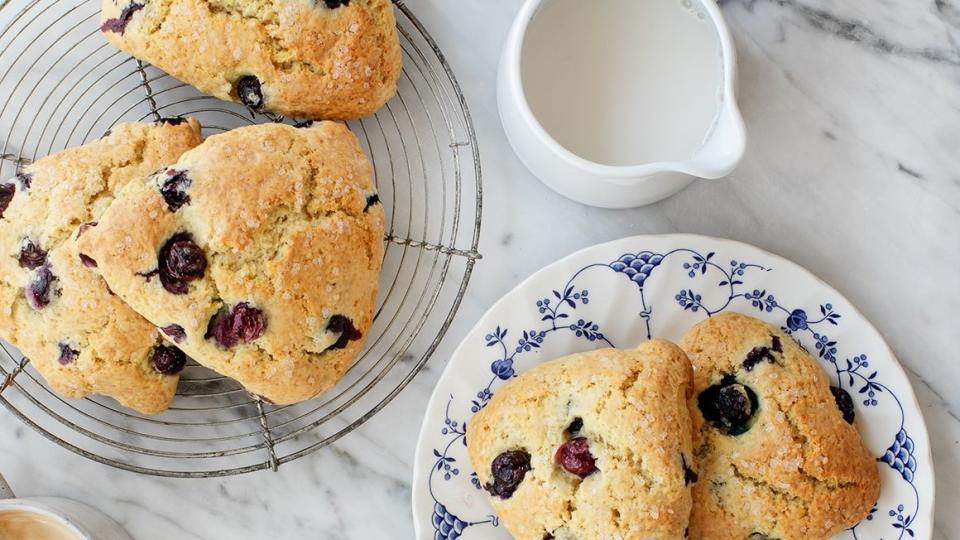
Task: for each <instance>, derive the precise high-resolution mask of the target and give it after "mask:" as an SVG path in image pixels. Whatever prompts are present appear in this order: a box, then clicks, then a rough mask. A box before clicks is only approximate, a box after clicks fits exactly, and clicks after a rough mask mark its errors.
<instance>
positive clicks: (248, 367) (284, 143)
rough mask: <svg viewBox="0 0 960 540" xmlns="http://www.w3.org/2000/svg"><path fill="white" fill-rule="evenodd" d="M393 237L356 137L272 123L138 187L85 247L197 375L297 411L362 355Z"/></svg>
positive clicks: (338, 127) (190, 156)
mask: <svg viewBox="0 0 960 540" xmlns="http://www.w3.org/2000/svg"><path fill="white" fill-rule="evenodd" d="M383 235H384V211H383V206H382V205H380V204H379V199H378V197H377V194H376V190H375V187H374V185H373V180H372V167H371V164H370V162H369V161H368V160H367V157H366V156H365V155H364V154H363V151H362V150H361V148H360V145H359V144H358V142H357V139H356V137H354V136H353V134H352V133H351V132H350V130H348V129H347V128H346V127H345V126H344V125H342V124H339V123H335V122H320V123H315V124H313V125H312V126H310V127H302V128H294V127H291V126H287V125H283V124H268V125H258V126H249V127H244V128H240V129H235V130H233V131H229V132H226V133H223V134H220V135H214V136H212V137H210V138H208V139H207V140H206V141H205V142H204V143H203V144H202V145H200V146H199V147H197V148H196V149H194V150H192V151H190V152H187V153H186V154H184V155H183V157H181V158H180V160H179V161H178V162H177V163H176V164H174V165H171V166H170V167H169V168H167V169H165V170H163V171H161V172H160V173H158V174H156V175H153V176H149V177H145V178H143V179H141V180H139V181H135V182H131V183H130V184H129V185H128V186H127V188H126V189H124V190H123V192H122V193H121V194H120V195H119V197H118V198H117V200H116V201H115V202H114V203H113V204H112V205H111V206H110V208H109V209H108V210H107V211H106V213H104V215H103V217H102V218H101V219H100V224H99V225H98V226H97V227H95V228H93V229H91V230H90V231H88V232H87V233H86V234H84V235H83V236H82V237H81V238H80V247H81V249H82V250H83V252H84V253H86V254H87V255H89V256H90V257H91V258H92V259H93V260H95V261H96V262H97V264H98V270H99V272H100V273H101V274H102V275H103V277H104V278H105V279H106V280H107V283H109V284H110V287H111V288H112V289H113V290H114V292H116V293H117V295H119V296H120V297H121V298H122V299H123V300H124V301H126V302H127V303H128V304H129V305H130V306H131V307H133V308H134V309H135V310H137V311H138V312H140V313H141V314H142V315H143V316H145V317H146V318H147V319H149V320H150V321H151V322H153V323H154V324H155V325H156V326H158V327H160V328H162V329H163V332H164V333H165V334H166V336H167V337H168V338H169V339H170V340H172V341H173V342H174V343H176V344H177V345H179V346H180V347H181V348H182V349H183V350H184V351H185V352H186V353H187V354H189V355H190V356H192V357H193V358H194V359H195V360H196V361H197V362H199V363H201V364H203V365H205V366H207V367H209V368H211V369H214V370H216V371H218V372H220V373H222V374H224V375H227V376H229V377H232V378H234V379H236V380H237V381H239V382H240V383H241V384H243V385H244V386H245V387H246V388H247V390H249V391H250V392H252V393H254V394H257V395H260V396H262V397H264V398H265V399H267V400H268V401H272V402H274V403H278V404H287V403H294V402H298V401H302V400H306V399H309V398H311V397H313V396H316V395H317V394H319V393H321V392H324V391H326V390H328V389H329V388H331V387H333V386H334V385H335V384H336V383H337V381H338V380H339V379H340V378H341V377H342V376H343V374H344V373H345V371H346V369H347V368H348V367H349V366H350V364H351V363H352V361H353V359H354V358H355V357H356V356H357V354H358V353H359V352H360V350H361V349H362V348H363V343H364V340H365V339H366V337H367V333H368V330H369V328H370V325H371V322H372V318H373V308H374V304H375V302H376V295H377V283H378V275H379V272H380V266H381V263H382V257H383Z"/></svg>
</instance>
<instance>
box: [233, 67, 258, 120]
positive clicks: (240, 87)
mask: <svg viewBox="0 0 960 540" xmlns="http://www.w3.org/2000/svg"><path fill="white" fill-rule="evenodd" d="M237 97H238V98H240V101H241V102H242V103H243V104H244V105H246V106H247V107H250V108H251V109H253V110H255V111H261V110H263V88H262V87H261V85H260V79H258V78H256V77H254V76H253V75H244V76H243V77H240V78H239V79H237Z"/></svg>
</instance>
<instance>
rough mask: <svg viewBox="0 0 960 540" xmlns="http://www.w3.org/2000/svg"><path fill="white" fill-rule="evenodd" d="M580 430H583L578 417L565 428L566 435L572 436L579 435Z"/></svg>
mask: <svg viewBox="0 0 960 540" xmlns="http://www.w3.org/2000/svg"><path fill="white" fill-rule="evenodd" d="M581 429H583V418H580V417H579V416H578V417H576V418H574V419H573V422H570V425H569V426H567V433H569V434H571V435H573V434H574V433H579V432H580V430H581Z"/></svg>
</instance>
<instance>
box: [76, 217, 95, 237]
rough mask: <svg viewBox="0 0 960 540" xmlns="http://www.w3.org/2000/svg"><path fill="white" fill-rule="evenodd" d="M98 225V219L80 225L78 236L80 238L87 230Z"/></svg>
mask: <svg viewBox="0 0 960 540" xmlns="http://www.w3.org/2000/svg"><path fill="white" fill-rule="evenodd" d="M96 226H97V222H96V221H91V222H89V223H84V224H83V225H80V228H79V229H77V238H80V237H81V236H83V233H85V232H87V231H88V230H89V229H92V228H94V227H96Z"/></svg>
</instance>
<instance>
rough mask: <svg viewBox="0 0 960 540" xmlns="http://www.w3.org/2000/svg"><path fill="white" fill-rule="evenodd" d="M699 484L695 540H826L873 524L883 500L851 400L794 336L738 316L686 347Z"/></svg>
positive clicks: (715, 321) (714, 322)
mask: <svg viewBox="0 0 960 540" xmlns="http://www.w3.org/2000/svg"><path fill="white" fill-rule="evenodd" d="M680 346H681V347H682V348H683V349H684V350H685V351H686V352H687V354H688V355H689V356H690V360H691V362H692V363H693V367H694V373H695V375H694V381H695V390H694V392H695V393H694V396H693V398H691V400H690V411H691V416H692V418H693V427H694V435H693V444H694V453H695V457H696V466H697V469H698V471H697V472H698V475H699V481H698V482H696V484H695V485H694V488H693V501H694V504H693V514H692V515H691V518H690V538H692V539H696V540H708V539H727V538H737V539H748V538H750V539H756V538H778V539H793V538H798V539H799V538H802V539H818V538H830V537H832V536H833V535H835V534H837V533H839V532H841V531H843V530H844V529H847V528H849V527H852V526H853V525H855V524H857V523H858V522H859V521H860V520H862V519H864V518H865V517H867V515H868V514H869V512H870V509H871V508H872V507H873V505H874V504H875V503H876V502H877V497H878V496H879V493H880V478H879V471H878V469H877V463H876V459H874V458H873V457H872V456H871V455H870V452H869V451H868V450H867V448H866V447H865V446H864V444H863V441H862V440H861V438H860V435H859V433H858V432H857V428H856V424H855V411H854V407H853V400H852V399H851V397H850V395H849V394H848V393H847V392H846V390H843V389H841V388H838V387H831V386H830V382H829V379H828V378H827V374H826V373H825V372H824V371H823V370H822V369H821V368H820V366H818V365H817V363H816V361H815V360H814V359H813V358H812V357H811V356H810V355H809V354H807V352H806V351H804V350H803V348H801V347H800V345H798V344H797V343H796V342H795V341H794V340H793V339H792V338H791V337H790V336H789V335H787V334H785V333H784V332H782V331H780V330H779V329H777V328H775V327H773V326H770V325H768V324H766V323H764V322H762V321H759V320H757V319H754V318H752V317H748V316H746V315H741V314H738V313H723V314H720V315H716V316H714V317H712V318H710V319H708V320H706V321H703V322H701V323H699V324H697V325H696V326H694V327H693V328H692V329H691V330H690V331H689V332H688V333H687V334H686V336H684V337H683V339H682V340H681V341H680Z"/></svg>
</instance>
